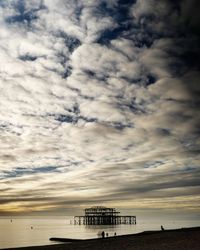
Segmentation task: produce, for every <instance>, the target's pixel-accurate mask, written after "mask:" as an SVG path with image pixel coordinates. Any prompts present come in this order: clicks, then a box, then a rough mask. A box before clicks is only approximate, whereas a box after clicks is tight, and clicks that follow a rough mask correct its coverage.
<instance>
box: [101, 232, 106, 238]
mask: <svg viewBox="0 0 200 250" xmlns="http://www.w3.org/2000/svg"><path fill="white" fill-rule="evenodd" d="M101 236H102V238H103V239H104V238H105V232H104V231H103V232H102V233H101Z"/></svg>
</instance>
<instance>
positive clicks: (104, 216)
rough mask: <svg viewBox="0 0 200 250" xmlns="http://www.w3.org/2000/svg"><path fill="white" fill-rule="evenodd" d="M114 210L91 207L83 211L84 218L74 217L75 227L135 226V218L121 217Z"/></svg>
mask: <svg viewBox="0 0 200 250" xmlns="http://www.w3.org/2000/svg"><path fill="white" fill-rule="evenodd" d="M119 213H120V212H118V211H116V209H115V208H106V207H92V208H87V209H85V215H84V216H75V217H74V224H75V225H118V224H136V216H128V215H126V216H121V215H119Z"/></svg>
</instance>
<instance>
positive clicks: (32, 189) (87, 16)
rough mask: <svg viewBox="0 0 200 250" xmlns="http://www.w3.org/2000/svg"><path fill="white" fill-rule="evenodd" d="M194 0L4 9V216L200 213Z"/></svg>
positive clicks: (0, 18)
mask: <svg viewBox="0 0 200 250" xmlns="http://www.w3.org/2000/svg"><path fill="white" fill-rule="evenodd" d="M197 5H199V4H198V3H197V1H195V0H193V1H189V0H184V1H182V2H181V3H180V2H179V1H171V0H168V1H159V3H157V1H155V0H151V1H144V0H137V1H121V0H118V1H113V0H109V1H104V0H98V1H90V0H87V1H85V0H84V1H68V0H56V1H49V0H43V1H42V0H34V1H24V0H9V1H4V0H3V1H1V2H0V27H1V32H0V58H1V67H0V107H1V108H0V141H1V148H0V191H1V192H0V203H1V207H0V213H2V214H3V213H5V212H27V211H28V212H32V211H61V210H63V211H65V209H67V208H72V207H76V208H79V207H81V206H87V205H89V204H105V205H106V204H107V205H111V206H113V205H114V206H115V205H116V206H121V207H123V208H127V207H129V208H130V207H131V208H133V209H134V208H135V209H136V208H149V207H153V208H161V209H163V208H167V209H176V208H183V209H186V210H190V209H193V210H195V211H197V210H198V203H197V201H199V194H198V190H199V185H200V183H199V152H200V141H199V124H200V115H199V110H198V106H199V103H200V99H199V92H200V87H199V76H200V73H199V66H198V65H200V64H199V54H200V51H199V48H198V47H199V42H200V41H199V28H198V25H199V20H198V19H199V18H198V16H196V15H192V14H191V13H194V12H195V13H196V10H197V7H196V6H197ZM135 198H137V202H136V201H135Z"/></svg>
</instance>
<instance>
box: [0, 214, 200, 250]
mask: <svg viewBox="0 0 200 250" xmlns="http://www.w3.org/2000/svg"><path fill="white" fill-rule="evenodd" d="M72 218H73V217H63V216H57V217H53V218H52V217H43V218H42V217H29V218H25V217H12V218H11V217H0V249H3V248H9V247H22V246H37V245H46V244H53V243H52V242H50V241H49V238H51V237H66V238H79V239H87V238H97V234H98V232H99V231H103V230H104V231H105V232H108V234H109V236H113V235H114V233H115V232H116V233H117V235H123V234H133V233H138V232H142V231H146V230H160V225H161V224H162V225H163V226H164V227H165V228H166V229H173V228H182V227H192V226H200V221H199V220H194V219H193V220H191V219H184V220H180V219H178V220H174V219H171V220H169V219H164V218H142V217H141V218H137V225H116V226H84V225H81V226H80V225H71V224H70V220H71V219H72ZM54 244H55V243H54Z"/></svg>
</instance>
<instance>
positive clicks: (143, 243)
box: [7, 227, 200, 250]
mask: <svg viewBox="0 0 200 250" xmlns="http://www.w3.org/2000/svg"><path fill="white" fill-rule="evenodd" d="M7 249H8V248H7ZM9 249H10V250H11V249H18V250H20V249H21V250H48V249H50V250H64V249H66V250H79V249H80V250H82V249H87V250H162V249H163V250H164V249H165V250H168V249H169V250H176V249H181V250H190V249H192V250H199V249H200V227H195V228H182V229H176V230H165V231H147V232H142V233H139V234H131V235H123V236H115V237H108V238H104V239H91V240H80V241H74V242H70V239H66V242H64V243H61V244H55V245H47V246H35V247H21V248H9Z"/></svg>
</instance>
